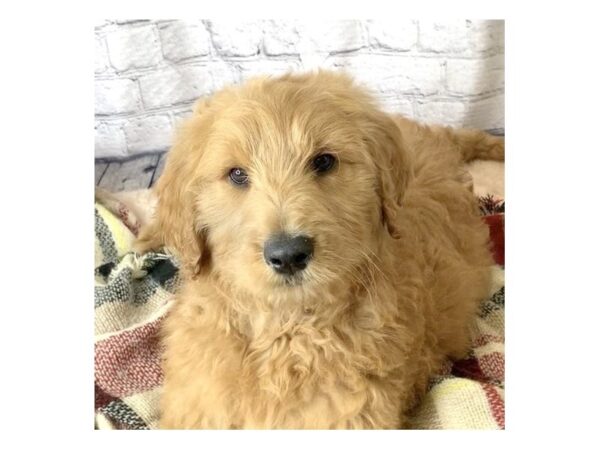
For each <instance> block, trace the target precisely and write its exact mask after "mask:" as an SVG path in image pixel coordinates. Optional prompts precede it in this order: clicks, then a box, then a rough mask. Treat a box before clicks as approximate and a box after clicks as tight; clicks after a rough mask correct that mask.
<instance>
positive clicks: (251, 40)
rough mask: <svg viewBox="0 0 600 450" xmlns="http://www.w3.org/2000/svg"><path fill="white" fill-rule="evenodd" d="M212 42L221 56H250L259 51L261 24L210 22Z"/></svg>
mask: <svg viewBox="0 0 600 450" xmlns="http://www.w3.org/2000/svg"><path fill="white" fill-rule="evenodd" d="M209 28H210V31H211V34H212V40H213V44H214V46H215V49H216V51H217V53H218V54H219V55H222V56H252V55H256V54H258V52H259V46H260V43H261V41H262V34H263V32H262V26H261V25H260V24H259V23H258V22H221V21H217V22H210V25H209Z"/></svg>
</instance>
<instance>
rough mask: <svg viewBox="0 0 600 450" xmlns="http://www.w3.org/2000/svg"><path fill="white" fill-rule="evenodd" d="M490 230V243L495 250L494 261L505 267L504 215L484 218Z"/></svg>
mask: <svg viewBox="0 0 600 450" xmlns="http://www.w3.org/2000/svg"><path fill="white" fill-rule="evenodd" d="M483 220H485V223H486V224H487V226H488V228H489V230H490V241H491V242H492V247H493V250H494V261H495V262H496V264H499V265H501V266H504V214H494V215H491V216H484V217H483Z"/></svg>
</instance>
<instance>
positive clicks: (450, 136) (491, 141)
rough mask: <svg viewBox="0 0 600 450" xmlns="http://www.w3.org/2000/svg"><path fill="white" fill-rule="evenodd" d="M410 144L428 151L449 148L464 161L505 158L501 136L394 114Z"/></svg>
mask: <svg viewBox="0 0 600 450" xmlns="http://www.w3.org/2000/svg"><path fill="white" fill-rule="evenodd" d="M395 121H396V124H398V126H399V127H400V131H401V132H402V136H403V138H404V140H405V141H406V143H407V144H408V146H409V147H413V148H415V149H417V150H419V149H428V150H430V151H436V150H437V151H444V150H451V151H453V152H455V153H457V154H459V155H460V156H461V159H462V160H463V161H464V162H469V161H472V160H474V159H484V160H496V161H504V138H503V137H499V136H493V135H491V134H488V133H486V132H485V131H481V130H473V129H467V128H451V127H443V126H438V125H424V124H420V123H418V122H415V121H413V120H409V119H407V118H405V117H396V118H395Z"/></svg>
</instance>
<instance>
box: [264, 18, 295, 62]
mask: <svg viewBox="0 0 600 450" xmlns="http://www.w3.org/2000/svg"><path fill="white" fill-rule="evenodd" d="M264 28H265V33H264V40H263V47H264V49H265V54H267V55H269V56H280V55H298V54H299V50H298V43H299V42H300V32H299V30H298V22H297V21H292V20H269V21H266V22H265V24H264Z"/></svg>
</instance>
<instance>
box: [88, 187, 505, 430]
mask: <svg viewBox="0 0 600 450" xmlns="http://www.w3.org/2000/svg"><path fill="white" fill-rule="evenodd" d="M480 205H481V211H482V215H484V220H485V221H486V222H487V223H488V225H489V228H490V237H491V240H492V242H493V245H494V250H495V258H496V262H497V263H498V267H497V271H496V275H497V280H496V285H497V287H498V289H497V291H496V292H495V294H493V295H492V296H491V297H490V298H489V299H488V300H486V301H485V302H484V303H483V304H482V306H481V310H480V312H479V316H478V317H477V323H476V332H475V336H474V347H473V349H472V350H471V352H470V355H469V356H468V358H466V359H464V360H461V361H457V362H455V363H454V364H450V363H448V364H447V366H446V367H445V369H444V370H443V371H442V373H440V374H439V375H438V376H436V377H434V378H433V379H432V380H431V383H430V387H429V391H428V393H427V395H426V396H425V398H424V400H423V402H422V403H421V405H420V406H419V407H418V408H417V409H416V410H415V411H414V413H413V414H412V416H411V419H410V424H409V425H410V427H411V428H419V429H452V428H453V429H459V428H462V429H465V428H466V429H477V428H479V429H504V287H503V284H504V280H503V270H502V268H501V266H503V265H504V214H503V213H504V203H503V202H501V201H498V200H497V199H494V198H491V197H485V198H482V199H480ZM95 216H96V219H95V232H96V241H95V245H96V249H95V290H94V294H95V299H94V301H95V304H94V306H95V343H94V346H95V352H94V363H95V380H94V390H95V411H96V415H95V428H97V429H136V430H141V429H154V428H157V425H158V399H159V395H160V388H161V384H162V373H161V368H160V345H159V341H158V330H159V328H160V326H161V323H162V321H163V319H164V317H165V314H166V313H167V311H168V309H169V307H170V305H171V302H172V298H173V293H174V291H175V289H176V288H177V286H178V283H179V281H180V280H179V278H178V270H177V261H176V260H175V259H173V258H172V257H170V256H169V255H166V254H161V253H148V254H145V255H143V256H138V255H136V254H135V253H133V252H132V250H131V245H132V243H133V241H134V239H135V236H136V234H137V232H138V230H139V227H140V223H139V220H138V218H137V217H136V216H135V214H134V213H133V212H132V210H131V208H129V207H127V206H126V205H125V204H123V203H121V202H120V201H119V200H117V199H116V198H115V197H114V196H112V195H111V194H108V193H106V192H98V193H97V195H96V205H95Z"/></svg>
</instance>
